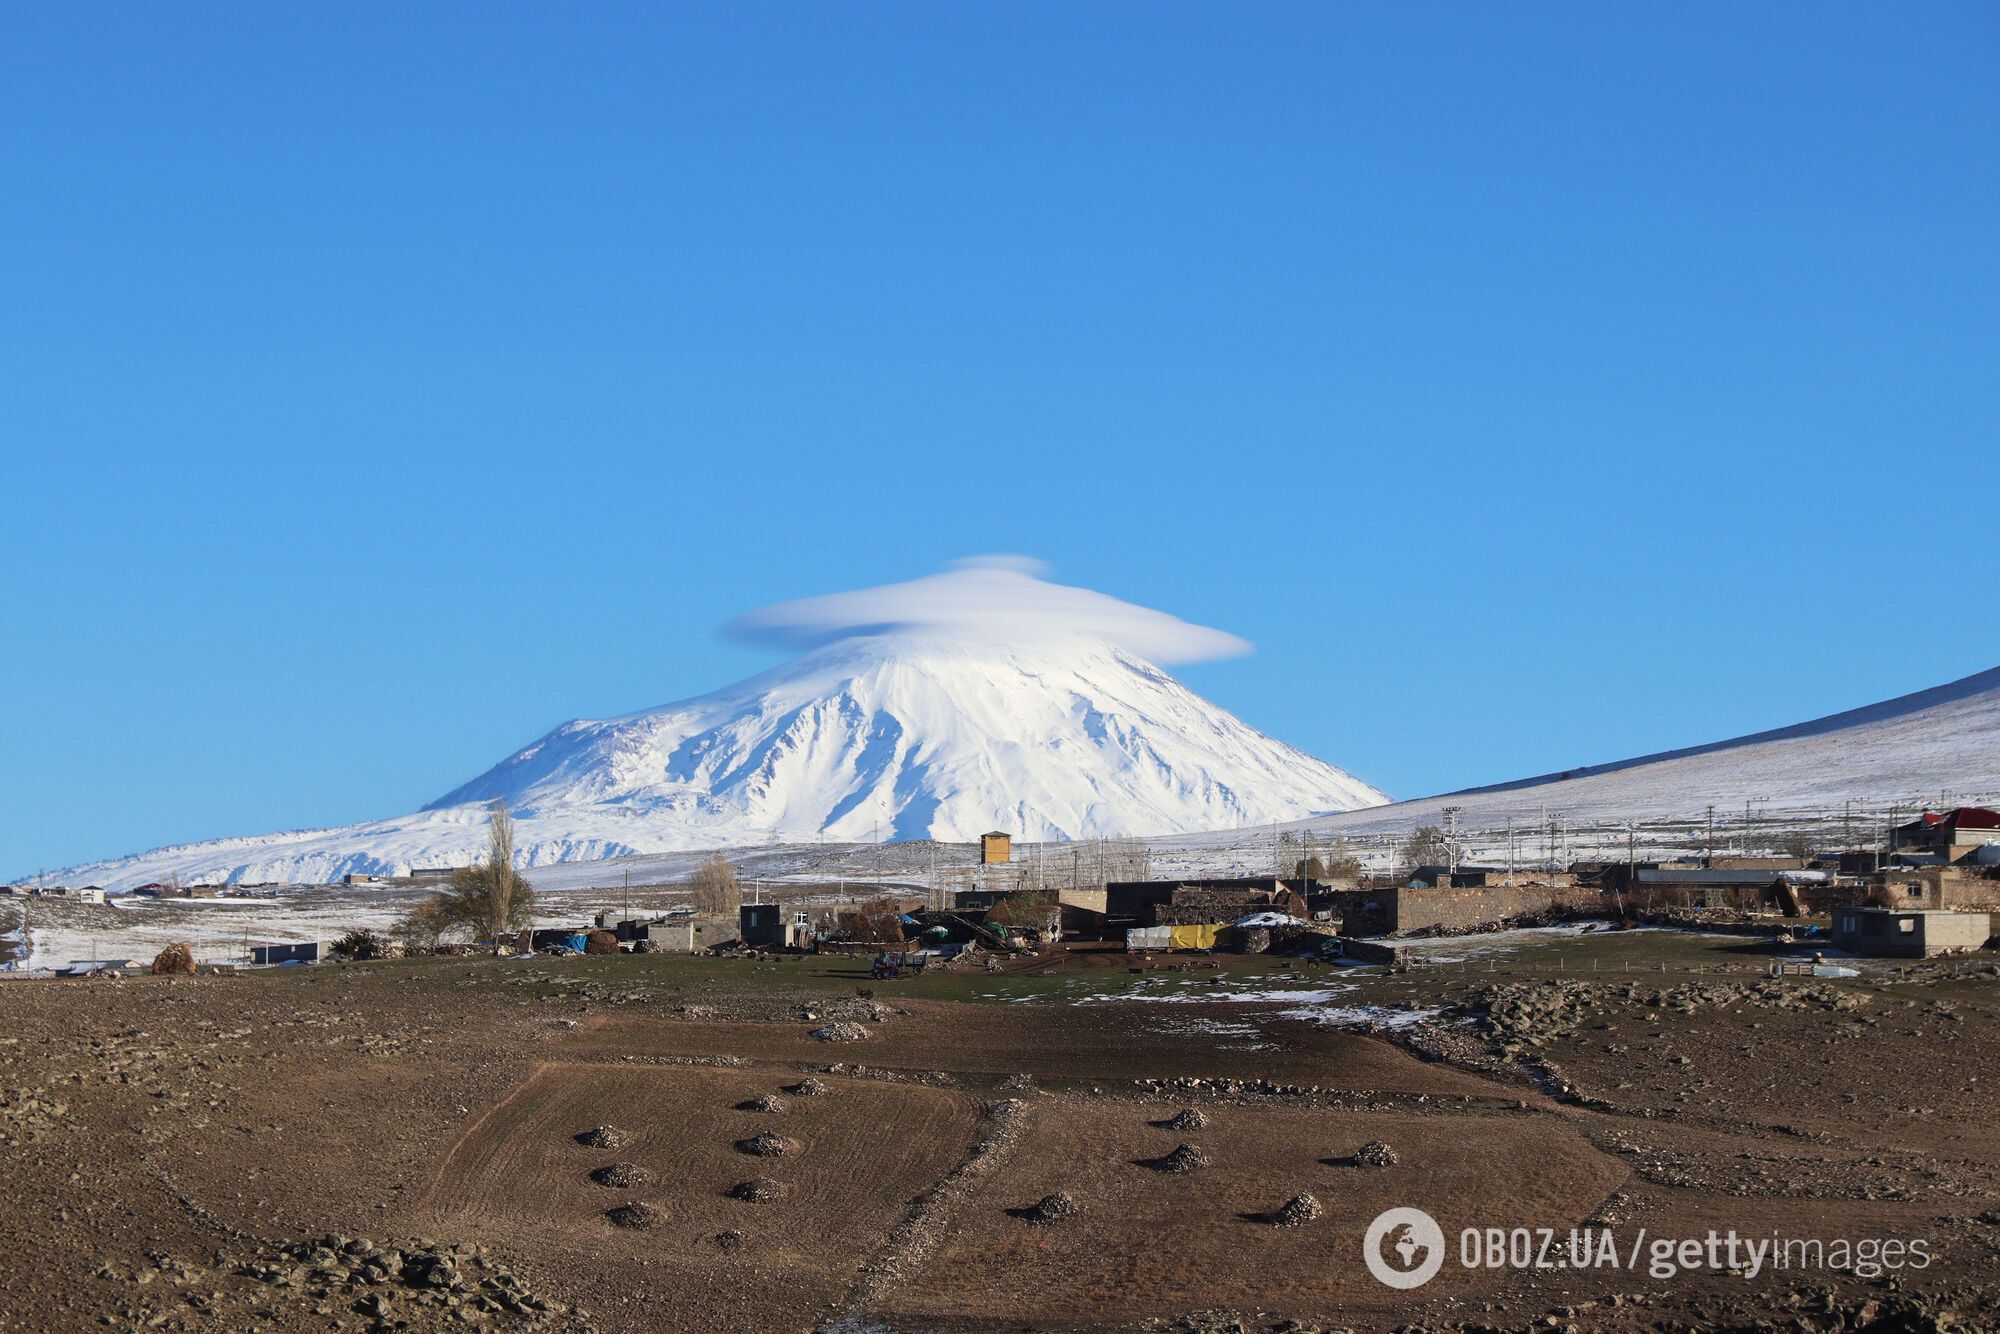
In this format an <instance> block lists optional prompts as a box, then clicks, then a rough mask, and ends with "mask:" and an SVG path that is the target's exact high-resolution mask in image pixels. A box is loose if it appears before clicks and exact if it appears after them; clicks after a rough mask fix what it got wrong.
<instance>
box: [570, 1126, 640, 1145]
mask: <svg viewBox="0 0 2000 1334" xmlns="http://www.w3.org/2000/svg"><path fill="white" fill-rule="evenodd" d="M629 1138H630V1137H629V1136H628V1135H626V1133H625V1132H624V1131H622V1130H620V1129H619V1128H618V1127H617V1126H596V1127H593V1128H592V1129H590V1130H586V1131H584V1132H583V1133H582V1134H581V1135H578V1136H577V1137H576V1142H577V1143H578V1144H581V1145H583V1146H584V1147H585V1148H587V1149H622V1148H624V1147H625V1145H626V1142H627V1141H628V1140H629Z"/></svg>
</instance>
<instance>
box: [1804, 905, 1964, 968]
mask: <svg viewBox="0 0 2000 1334" xmlns="http://www.w3.org/2000/svg"><path fill="white" fill-rule="evenodd" d="M1992 936H1993V915H1992V914H1991V913H1984V912H1952V911H1950V910H1937V909H1930V910H1926V909H1903V908H1836V909H1835V910H1834V913H1833V943H1834V944H1835V945H1836V946H1837V947H1839V948H1841V949H1844V950H1848V951H1850V952H1852V953H1855V954H1866V955H1874V956H1877V957H1883V958H1892V959H1926V958H1929V957H1931V956H1932V955H1937V954H1957V953H1963V952H1968V951H1971V950H1976V949H1982V948H1984V947H1985V945H1986V942H1987V941H1988V940H1990V939H1992Z"/></svg>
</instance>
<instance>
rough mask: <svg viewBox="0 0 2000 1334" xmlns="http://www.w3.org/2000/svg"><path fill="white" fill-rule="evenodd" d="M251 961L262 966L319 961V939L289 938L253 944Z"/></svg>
mask: <svg viewBox="0 0 2000 1334" xmlns="http://www.w3.org/2000/svg"><path fill="white" fill-rule="evenodd" d="M250 962H251V963H254V964H258V965H262V966H269V965H271V964H279V963H318V962H319V942H318V941H317V940H288V941H284V942H281V943H278V944H271V945H252V946H251V947H250Z"/></svg>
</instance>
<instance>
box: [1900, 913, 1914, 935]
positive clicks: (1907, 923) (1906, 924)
mask: <svg viewBox="0 0 2000 1334" xmlns="http://www.w3.org/2000/svg"><path fill="white" fill-rule="evenodd" d="M1896 929H1897V930H1898V931H1901V932H1902V933H1903V934H1904V935H1906V936H1912V935H1915V934H1916V931H1917V919H1916V918H1914V917H1905V918H1904V919H1903V920H1902V921H1900V922H1898V923H1896Z"/></svg>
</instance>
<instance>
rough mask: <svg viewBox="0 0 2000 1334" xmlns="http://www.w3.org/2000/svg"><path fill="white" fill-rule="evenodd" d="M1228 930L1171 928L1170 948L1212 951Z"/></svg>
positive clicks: (1197, 927)
mask: <svg viewBox="0 0 2000 1334" xmlns="http://www.w3.org/2000/svg"><path fill="white" fill-rule="evenodd" d="M1225 929H1226V928H1224V927H1220V926H1215V925H1212V924H1211V925H1208V926H1176V927H1171V928H1169V930H1170V932H1171V935H1170V937H1169V941H1170V944H1169V946H1168V948H1170V949H1177V950H1212V949H1214V948H1215V941H1216V938H1217V937H1218V936H1220V935H1221V934H1222V932H1223V931H1224V930H1225Z"/></svg>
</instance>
